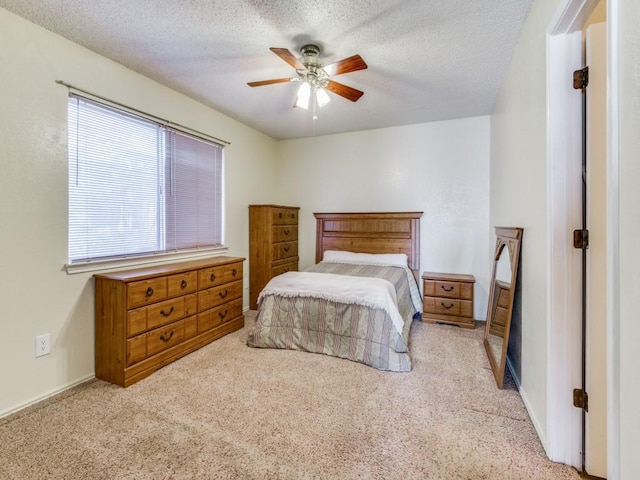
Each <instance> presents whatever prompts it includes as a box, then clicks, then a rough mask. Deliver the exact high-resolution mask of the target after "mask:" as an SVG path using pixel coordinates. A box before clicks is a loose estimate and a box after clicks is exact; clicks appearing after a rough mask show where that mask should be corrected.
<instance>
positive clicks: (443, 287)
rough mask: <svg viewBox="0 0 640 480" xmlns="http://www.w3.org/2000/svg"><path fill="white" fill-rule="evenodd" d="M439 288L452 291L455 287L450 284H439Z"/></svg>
mask: <svg viewBox="0 0 640 480" xmlns="http://www.w3.org/2000/svg"><path fill="white" fill-rule="evenodd" d="M440 288H441V289H443V290H444V291H445V292H453V289H454V288H455V287H453V286H451V287H445V286H444V285H440Z"/></svg>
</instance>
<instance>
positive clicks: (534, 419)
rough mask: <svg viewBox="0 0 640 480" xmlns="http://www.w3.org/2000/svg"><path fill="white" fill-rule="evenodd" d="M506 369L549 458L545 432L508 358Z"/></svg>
mask: <svg viewBox="0 0 640 480" xmlns="http://www.w3.org/2000/svg"><path fill="white" fill-rule="evenodd" d="M507 368H508V369H509V372H510V373H511V376H512V377H513V381H514V382H515V384H516V387H518V392H520V398H522V402H523V403H524V408H526V409H527V413H528V414H529V418H530V419H531V423H532V424H533V428H535V429H536V433H537V434H538V438H539V439H540V442H541V443H542V447H543V448H544V453H545V454H546V455H547V458H549V452H548V451H547V436H546V434H545V433H544V432H545V431H544V430H543V429H542V427H541V425H540V422H539V421H538V419H537V417H536V416H535V415H534V414H533V409H532V408H531V402H529V398H528V397H527V392H526V391H525V390H523V389H522V385H520V379H519V378H518V377H517V376H516V375H515V373H514V370H513V366H512V365H511V362H509V359H508V358H507Z"/></svg>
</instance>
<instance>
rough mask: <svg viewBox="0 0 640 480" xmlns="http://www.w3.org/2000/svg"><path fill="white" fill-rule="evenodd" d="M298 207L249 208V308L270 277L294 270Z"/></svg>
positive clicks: (255, 302) (296, 253)
mask: <svg viewBox="0 0 640 480" xmlns="http://www.w3.org/2000/svg"><path fill="white" fill-rule="evenodd" d="M299 210H300V208H299V207H285V206H282V205H249V308H251V309H252V310H256V309H257V308H258V295H260V292H261V291H262V289H263V288H264V287H265V285H266V284H267V282H268V281H269V280H271V278H272V277H275V276H276V275H280V274H281V273H284V272H289V271H297V270H298V212H299Z"/></svg>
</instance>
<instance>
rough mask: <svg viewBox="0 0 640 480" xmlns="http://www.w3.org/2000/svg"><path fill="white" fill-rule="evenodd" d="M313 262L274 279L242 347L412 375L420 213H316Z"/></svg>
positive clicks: (264, 292)
mask: <svg viewBox="0 0 640 480" xmlns="http://www.w3.org/2000/svg"><path fill="white" fill-rule="evenodd" d="M314 216H315V218H316V264H315V265H314V266H312V267H310V268H309V269H306V270H305V271H303V272H287V273H284V274H282V275H279V276H277V277H274V278H272V279H271V280H270V281H269V283H268V284H267V285H266V286H265V288H264V289H263V290H262V292H261V293H260V296H259V300H258V312H257V316H256V322H255V324H254V326H253V327H252V329H251V330H250V332H249V335H248V337H247V345H249V346H250V347H258V348H282V349H292V350H300V351H305V352H313V353H322V354H326V355H331V356H335V357H340V358H344V359H349V360H352V361H356V362H360V363H363V364H365V365H369V366H371V367H374V368H377V369H379V370H388V371H396V372H406V371H410V370H411V357H410V352H409V333H410V329H411V325H412V323H413V319H414V318H417V317H419V315H420V312H421V306H422V304H421V297H420V292H419V289H418V282H417V278H418V270H419V266H420V255H419V245H420V217H421V216H422V212H392V213H315V214H314Z"/></svg>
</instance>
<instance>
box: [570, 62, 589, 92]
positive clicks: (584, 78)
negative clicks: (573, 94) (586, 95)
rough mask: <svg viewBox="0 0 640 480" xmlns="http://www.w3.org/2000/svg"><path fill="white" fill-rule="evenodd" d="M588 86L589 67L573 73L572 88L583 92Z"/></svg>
mask: <svg viewBox="0 0 640 480" xmlns="http://www.w3.org/2000/svg"><path fill="white" fill-rule="evenodd" d="M587 85H589V67H584V68H581V69H580V70H576V71H575V72H573V88H575V89H576V90H584V89H585V88H587Z"/></svg>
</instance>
